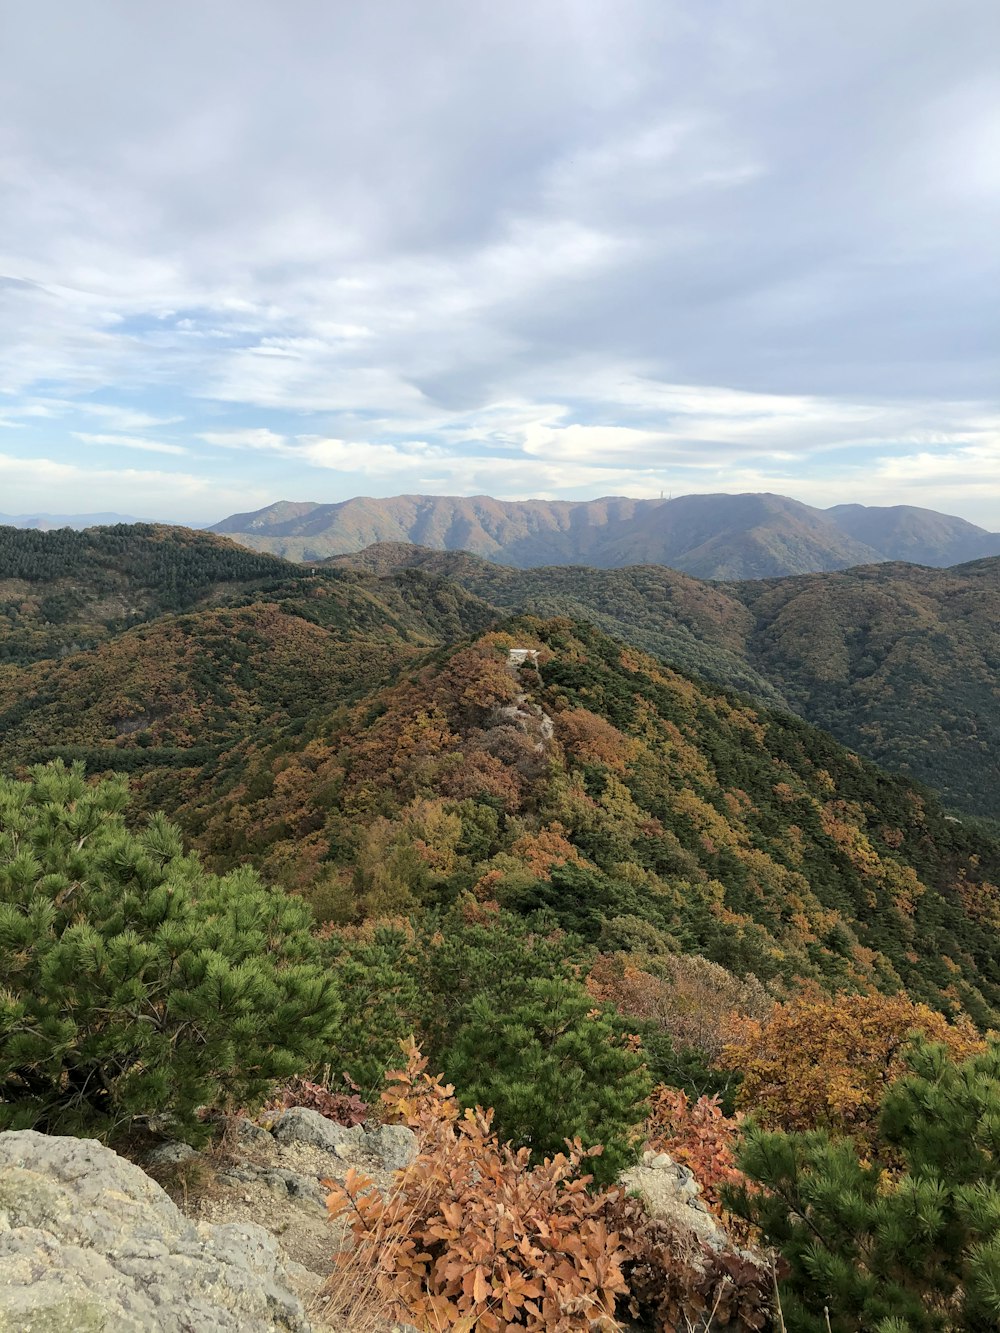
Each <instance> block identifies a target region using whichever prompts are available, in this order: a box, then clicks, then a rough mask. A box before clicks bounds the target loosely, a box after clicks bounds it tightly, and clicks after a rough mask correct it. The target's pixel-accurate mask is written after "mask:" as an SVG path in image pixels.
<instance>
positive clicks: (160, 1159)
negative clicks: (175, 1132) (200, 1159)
mask: <svg viewBox="0 0 1000 1333" xmlns="http://www.w3.org/2000/svg"><path fill="white" fill-rule="evenodd" d="M197 1156H198V1153H197V1152H196V1151H195V1149H194V1148H192V1147H191V1145H190V1143H161V1144H160V1145H159V1146H158V1147H156V1148H153V1150H152V1151H151V1152H148V1153H147V1154H146V1156H145V1157H144V1158H143V1161H144V1162H145V1163H146V1164H147V1166H175V1165H179V1164H180V1163H181V1162H189V1161H190V1160H191V1158H192V1157H197Z"/></svg>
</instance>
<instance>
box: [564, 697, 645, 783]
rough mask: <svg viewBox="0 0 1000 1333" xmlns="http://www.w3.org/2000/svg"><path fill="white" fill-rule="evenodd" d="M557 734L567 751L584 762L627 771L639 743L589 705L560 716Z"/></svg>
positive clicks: (618, 770)
mask: <svg viewBox="0 0 1000 1333" xmlns="http://www.w3.org/2000/svg"><path fill="white" fill-rule="evenodd" d="M556 727H557V731H556V734H557V736H558V738H559V740H560V741H562V743H563V746H564V748H565V750H566V753H567V754H569V755H571V756H572V757H573V758H574V759H576V760H577V761H578V762H579V763H581V764H604V765H605V766H606V767H607V768H610V769H613V770H614V771H615V772H616V773H624V772H625V769H626V766H627V765H628V761H629V759H630V758H631V757H632V754H633V752H634V751H635V748H636V744H635V741H634V740H632V738H631V737H629V736H625V735H624V734H623V733H622V732H620V731H619V730H618V728H617V727H613V726H612V725H611V723H610V722H605V720H604V718H603V717H598V716H597V714H596V713H591V712H590V711H589V710H588V709H586V708H570V709H567V710H566V711H565V712H563V713H560V714H559V715H558V718H557V720H556Z"/></svg>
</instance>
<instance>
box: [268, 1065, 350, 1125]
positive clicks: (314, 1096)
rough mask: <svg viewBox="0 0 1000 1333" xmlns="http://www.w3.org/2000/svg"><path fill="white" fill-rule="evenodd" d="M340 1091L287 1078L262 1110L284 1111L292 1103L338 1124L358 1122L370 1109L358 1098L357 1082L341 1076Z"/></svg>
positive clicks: (304, 1080)
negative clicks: (342, 1079) (341, 1086)
mask: <svg viewBox="0 0 1000 1333" xmlns="http://www.w3.org/2000/svg"><path fill="white" fill-rule="evenodd" d="M344 1084H345V1086H344V1088H343V1090H341V1089H337V1090H331V1089H330V1088H327V1087H324V1085H323V1084H322V1083H313V1082H311V1081H310V1080H309V1079H307V1078H299V1077H296V1078H291V1079H289V1080H288V1082H287V1083H286V1084H284V1086H283V1087H281V1088H279V1090H278V1092H277V1094H276V1095H275V1096H274V1097H273V1098H272V1099H271V1100H270V1101H269V1102H268V1103H267V1105H266V1106H265V1108H264V1109H265V1110H266V1111H287V1110H288V1109H289V1108H290V1107H292V1106H304V1107H306V1108H307V1109H308V1110H310V1111H317V1112H318V1113H319V1114H320V1115H321V1116H324V1117H325V1118H326V1119H327V1120H333V1121H335V1122H336V1123H337V1124H338V1125H348V1126H351V1125H361V1124H363V1123H364V1122H365V1120H366V1119H367V1118H368V1112H369V1110H370V1109H371V1108H370V1107H369V1105H368V1103H367V1102H366V1101H365V1100H364V1099H363V1098H362V1097H361V1095H360V1090H359V1088H358V1085H357V1084H356V1083H354V1082H353V1081H352V1080H351V1079H349V1078H348V1077H347V1075H346V1074H345V1075H344Z"/></svg>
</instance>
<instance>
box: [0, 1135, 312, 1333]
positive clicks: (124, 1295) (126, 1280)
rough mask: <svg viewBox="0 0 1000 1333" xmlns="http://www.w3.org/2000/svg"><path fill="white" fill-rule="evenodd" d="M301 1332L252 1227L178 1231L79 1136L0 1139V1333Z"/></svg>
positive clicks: (118, 1163)
mask: <svg viewBox="0 0 1000 1333" xmlns="http://www.w3.org/2000/svg"><path fill="white" fill-rule="evenodd" d="M193 1329H198V1330H199V1333H279V1331H280V1333H308V1329H309V1325H308V1324H307V1322H306V1320H305V1316H304V1313H303V1309H302V1305H301V1303H300V1302H299V1300H298V1299H297V1297H295V1296H294V1295H293V1294H292V1293H291V1291H290V1290H289V1289H288V1286H287V1282H286V1277H285V1273H284V1271H283V1269H282V1267H281V1265H280V1263H279V1259H278V1248H277V1245H276V1243H275V1241H274V1240H273V1238H272V1237H271V1236H270V1235H268V1233H267V1232H266V1231H265V1230H264V1229H263V1227H259V1226H254V1225H251V1224H241V1225H237V1224H232V1223H230V1224H227V1225H220V1226H211V1225H207V1224H201V1225H195V1224H194V1223H192V1222H189V1221H188V1220H187V1219H186V1218H185V1217H184V1216H183V1214H182V1213H181V1212H180V1211H179V1210H178V1209H177V1207H176V1206H175V1205H174V1204H173V1203H172V1202H171V1201H170V1199H169V1198H168V1197H167V1195H166V1194H165V1193H164V1191H163V1190H162V1189H161V1188H160V1186H159V1185H157V1184H156V1183H155V1182H154V1181H152V1180H151V1179H150V1178H149V1177H148V1176H147V1175H146V1174H145V1173H144V1172H143V1171H141V1170H140V1169H139V1168H138V1167H137V1166H133V1165H132V1163H131V1162H127V1161H125V1160H124V1158H121V1157H119V1156H118V1155H117V1153H114V1152H112V1151H111V1150H110V1149H108V1148H105V1147H104V1146H103V1145H101V1144H99V1143H97V1142H95V1141H93V1140H90V1139H75V1138H60V1137H52V1136H49V1135H45V1134H37V1133H35V1132H34V1131H31V1130H24V1131H18V1132H8V1133H5V1134H0V1333H70V1331H71V1330H72V1333H190V1331H191V1330H193Z"/></svg>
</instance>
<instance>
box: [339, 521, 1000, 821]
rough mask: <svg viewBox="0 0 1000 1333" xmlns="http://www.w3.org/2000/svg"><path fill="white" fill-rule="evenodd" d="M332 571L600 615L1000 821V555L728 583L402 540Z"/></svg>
mask: <svg viewBox="0 0 1000 1333" xmlns="http://www.w3.org/2000/svg"><path fill="white" fill-rule="evenodd" d="M329 565H332V566H334V567H339V568H343V567H355V568H359V569H365V570H371V571H373V572H377V573H381V574H383V575H384V574H388V573H390V572H391V571H393V570H401V569H402V570H405V569H420V570H422V571H423V572H425V573H428V574H432V575H434V576H435V577H436V578H442V577H443V578H447V579H448V580H450V581H452V582H454V583H459V584H461V586H462V587H463V588H466V589H468V590H469V591H470V592H473V593H475V594H476V595H477V596H479V597H481V598H483V599H484V600H488V601H491V602H492V603H493V604H494V605H497V606H501V607H504V608H506V609H510V610H525V611H531V612H533V613H536V614H539V615H553V614H559V613H560V611H562V612H565V613H566V614H569V615H572V616H575V617H577V618H579V619H583V620H589V621H592V622H593V623H594V624H596V625H599V626H600V627H601V628H602V629H604V630H605V631H607V632H608V633H609V634H612V635H615V636H617V637H618V638H622V639H625V640H627V641H629V642H631V643H634V644H637V645H638V646H639V647H641V648H643V649H645V650H646V651H647V652H651V653H653V654H654V655H656V656H658V657H662V658H663V659H664V660H665V661H667V662H669V663H671V664H672V665H674V666H678V667H681V668H683V669H684V670H686V671H690V672H692V673H693V674H696V675H699V676H701V677H704V678H705V679H707V680H711V681H715V682H717V683H719V684H723V685H727V686H732V687H734V688H736V689H740V690H744V691H746V692H747V693H749V694H751V695H753V696H754V697H755V698H756V699H758V700H759V701H761V702H762V703H765V704H767V705H769V706H772V707H774V706H777V707H779V708H786V709H790V710H792V711H794V712H797V713H800V714H801V715H802V716H803V717H805V718H807V719H808V720H809V721H810V722H812V723H814V724H815V725H817V726H820V727H823V728H824V729H826V730H828V731H830V732H831V733H832V734H833V735H834V736H836V737H837V739H838V740H840V741H841V742H842V743H843V744H845V745H848V746H850V747H851V748H852V749H855V750H857V751H858V752H859V753H860V754H863V755H866V756H867V757H868V758H870V759H874V760H876V761H877V762H878V763H880V764H883V765H885V766H886V767H887V768H891V769H893V770H895V771H897V772H900V773H903V774H906V775H908V776H910V777H912V778H914V779H916V780H917V781H920V782H924V783H927V784H928V785H929V786H933V787H935V788H936V789H937V790H939V791H940V792H942V793H943V794H944V795H945V797H946V798H947V799H948V800H949V801H950V802H952V803H954V805H955V806H956V807H957V808H959V809H963V810H967V811H969V812H970V813H975V814H981V815H988V816H991V817H993V818H997V817H1000V760H998V758H997V756H998V755H1000V707H998V701H1000V560H998V559H990V560H980V561H976V562H974V563H972V564H968V565H961V566H958V567H957V568H955V569H946V570H936V569H926V568H921V567H919V566H916V565H903V564H882V565H871V566H866V567H862V568H859V569H851V570H844V571H836V572H831V573H827V574H813V575H805V576H801V577H797V578H786V579H770V580H754V581H748V582H744V583H725V584H719V583H704V582H701V581H700V580H698V579H692V578H689V577H688V576H686V575H684V574H679V573H677V572H676V571H674V570H670V569H665V568H663V567H662V566H657V565H644V566H636V567H633V568H628V569H618V570H601V569H588V568H585V567H582V566H570V567H554V568H549V569H531V570H513V569H510V568H506V567H503V566H498V565H491V564H489V563H488V562H486V561H484V560H480V559H478V558H477V557H475V556H470V555H468V554H465V553H459V552H439V551H428V550H424V549H422V548H420V547H413V546H406V545H403V544H389V545H384V546H376V547H372V548H370V549H369V550H367V551H361V552H358V553H357V554H356V555H350V556H341V557H338V558H337V559H336V560H335V561H331V562H329ZM327 567H328V566H327Z"/></svg>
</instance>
